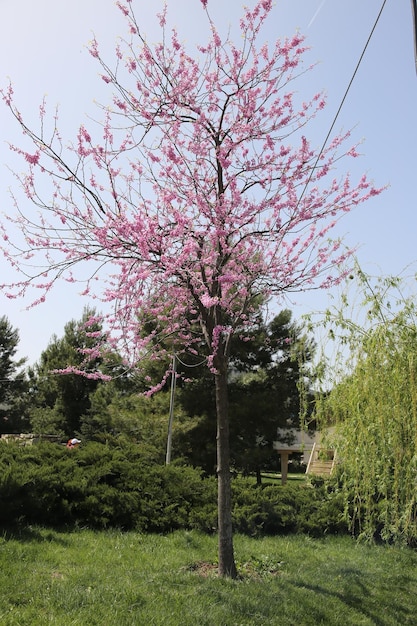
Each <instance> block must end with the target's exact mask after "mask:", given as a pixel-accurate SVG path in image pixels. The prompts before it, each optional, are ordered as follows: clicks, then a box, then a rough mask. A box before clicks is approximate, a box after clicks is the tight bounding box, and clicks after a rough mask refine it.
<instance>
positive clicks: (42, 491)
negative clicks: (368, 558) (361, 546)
mask: <svg viewBox="0 0 417 626" xmlns="http://www.w3.org/2000/svg"><path fill="white" fill-rule="evenodd" d="M328 485H329V483H326V484H323V485H317V486H311V485H310V486H308V485H291V484H288V485H285V486H281V485H278V486H275V485H267V486H264V487H257V486H256V485H255V484H254V482H253V481H250V480H249V479H245V478H240V477H237V478H235V479H234V480H233V502H234V504H233V507H234V508H233V522H234V528H235V531H236V532H239V533H243V534H247V535H251V536H262V535H275V534H283V533H295V532H304V533H308V534H312V535H315V536H320V535H322V534H325V533H330V532H331V533H333V532H345V531H346V525H345V523H344V521H343V508H342V504H341V502H340V499H339V498H338V494H337V491H335V490H334V489H333V488H331V487H329V486H328ZM216 494H217V484H216V479H215V478H214V477H203V475H202V472H201V471H199V470H198V469H195V468H192V467H188V466H184V465H175V464H171V465H169V466H166V465H157V464H155V463H154V462H153V460H150V459H149V458H148V457H147V456H146V454H143V452H142V451H141V449H140V446H138V445H134V444H131V445H130V444H129V445H128V444H123V445H117V442H112V443H111V444H107V445H105V444H101V443H97V442H91V443H87V444H85V445H82V446H80V448H78V449H76V450H67V449H66V448H65V447H64V446H60V445H57V444H51V443H40V444H37V445H33V446H30V447H19V446H18V445H16V444H12V443H7V444H0V524H1V525H3V526H5V525H11V524H41V525H45V526H50V527H63V526H64V527H75V526H77V527H89V528H93V529H105V528H111V527H117V528H120V529H124V530H130V529H134V530H138V531H140V532H152V533H168V532H171V531H173V530H176V529H197V530H200V531H203V532H206V533H211V532H215V531H216V530H217V500H216Z"/></svg>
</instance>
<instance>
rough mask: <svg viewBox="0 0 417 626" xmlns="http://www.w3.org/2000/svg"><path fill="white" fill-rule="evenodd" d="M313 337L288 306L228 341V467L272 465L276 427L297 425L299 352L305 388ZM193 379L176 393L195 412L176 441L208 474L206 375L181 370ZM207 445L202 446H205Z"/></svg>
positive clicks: (212, 428) (211, 431)
mask: <svg viewBox="0 0 417 626" xmlns="http://www.w3.org/2000/svg"><path fill="white" fill-rule="evenodd" d="M313 353H314V342H313V341H312V339H310V338H309V337H308V336H307V335H306V333H305V330H304V328H303V327H302V326H299V325H297V324H296V323H294V322H293V320H292V314H291V311H289V310H283V311H281V312H280V313H279V314H278V315H277V316H276V317H275V318H274V319H273V320H272V321H271V322H270V323H269V324H266V323H264V322H263V320H262V319H261V318H259V320H258V324H257V325H256V326H255V327H254V328H252V329H251V330H250V332H247V335H246V337H245V341H242V340H241V337H239V338H236V339H235V341H234V342H233V341H232V356H231V368H230V369H231V375H230V377H229V383H228V391H229V415H230V448H231V458H232V464H233V467H234V468H235V469H236V470H237V471H241V472H244V473H246V474H250V473H256V474H257V475H258V478H259V479H260V472H261V470H267V469H272V470H274V469H276V464H277V454H276V452H275V451H274V450H273V442H274V441H276V439H277V429H278V428H279V427H283V426H289V425H291V426H298V425H299V414H300V393H299V387H298V382H299V378H300V375H301V374H302V372H301V370H300V362H301V359H300V358H299V357H300V355H301V354H302V355H303V366H302V367H304V372H303V375H304V377H305V384H306V387H309V385H310V379H309V373H308V364H309V362H310V360H311V358H312V356H313ZM185 374H186V375H187V376H188V375H193V379H192V381H191V382H190V383H187V385H184V386H183V388H182V389H181V390H180V392H179V394H178V400H179V402H180V404H181V406H182V407H183V409H184V410H185V411H186V412H187V413H188V414H189V415H192V416H197V418H198V419H197V420H196V421H195V425H194V427H193V428H191V429H190V430H189V431H188V433H187V435H186V437H185V438H184V441H183V442H182V445H183V446H184V449H185V455H186V457H187V459H188V460H189V462H191V463H193V464H194V465H199V466H201V467H203V468H204V470H205V471H206V472H207V473H213V472H214V471H215V467H216V448H215V438H216V420H215V397H214V384H213V380H212V378H213V377H212V376H210V375H209V372H208V371H207V368H206V369H205V370H201V369H200V370H198V369H197V370H196V371H195V372H193V371H190V372H188V371H186V372H185ZM207 444H208V445H207Z"/></svg>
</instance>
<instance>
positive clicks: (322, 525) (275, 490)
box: [233, 479, 347, 537]
mask: <svg viewBox="0 0 417 626" xmlns="http://www.w3.org/2000/svg"><path fill="white" fill-rule="evenodd" d="M233 502H234V528H235V530H236V531H237V532H241V533H243V534H247V535H251V536H262V535H277V534H287V533H306V534H308V535H311V536H314V537H321V536H323V535H325V534H335V533H336V534H337V533H345V532H347V524H346V521H345V519H344V514H343V500H342V498H341V494H340V493H339V492H338V490H337V489H335V488H334V485H332V483H327V484H326V485H324V484H322V485H319V486H317V487H312V486H311V485H309V484H304V485H291V484H289V483H288V484H286V485H279V486H275V485H273V486H272V485H265V486H263V487H259V486H255V485H253V483H252V482H251V481H249V480H247V479H238V480H235V481H234V483H233Z"/></svg>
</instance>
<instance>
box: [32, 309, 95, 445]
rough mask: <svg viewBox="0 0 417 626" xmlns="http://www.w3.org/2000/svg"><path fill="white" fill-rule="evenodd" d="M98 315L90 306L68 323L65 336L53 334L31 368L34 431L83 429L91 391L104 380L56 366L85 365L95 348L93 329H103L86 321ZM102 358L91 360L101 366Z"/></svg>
mask: <svg viewBox="0 0 417 626" xmlns="http://www.w3.org/2000/svg"><path fill="white" fill-rule="evenodd" d="M95 315H96V313H95V310H94V309H89V308H86V309H85V310H84V312H83V316H82V319H81V320H79V321H76V320H71V321H70V322H68V323H67V324H66V325H65V328H64V336H63V337H62V338H60V339H58V337H56V336H53V337H52V339H51V341H50V343H49V345H48V347H47V348H46V349H45V350H44V351H43V352H42V354H41V357H40V360H39V362H38V363H37V364H36V365H35V366H34V367H33V368H31V369H30V370H29V376H30V383H31V406H32V409H31V415H30V418H31V428H32V431H34V432H43V433H51V434H55V433H61V432H62V433H65V435H66V436H67V437H69V436H73V435H74V433H76V432H80V430H81V426H82V420H83V416H84V415H85V414H87V413H88V411H89V409H90V407H91V401H90V395H91V394H92V393H93V392H94V391H95V390H96V389H97V387H98V386H99V385H100V384H101V382H100V381H98V380H92V379H88V378H86V377H85V376H80V375H77V374H65V375H64V374H62V375H61V374H56V373H54V370H61V369H66V368H67V367H70V366H72V367H76V368H80V369H82V368H83V366H84V363H85V360H86V354H85V353H84V351H85V350H89V349H92V348H94V346H95V345H96V343H97V338H95V337H93V336H90V333H93V334H94V333H97V332H101V327H100V324H99V323H94V324H92V325H89V327H88V331H87V329H86V327H85V324H86V322H87V321H88V320H89V319H90V318H91V317H94V316H95ZM100 365H101V359H99V358H96V359H93V360H89V367H90V368H92V369H93V370H94V369H97V368H100Z"/></svg>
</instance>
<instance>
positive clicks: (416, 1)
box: [411, 0, 417, 71]
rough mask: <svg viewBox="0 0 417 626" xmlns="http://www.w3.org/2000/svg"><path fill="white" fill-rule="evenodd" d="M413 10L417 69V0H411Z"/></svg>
mask: <svg viewBox="0 0 417 626" xmlns="http://www.w3.org/2000/svg"><path fill="white" fill-rule="evenodd" d="M411 10H412V12H413V30H414V62H415V64H416V71H417V0H411Z"/></svg>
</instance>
